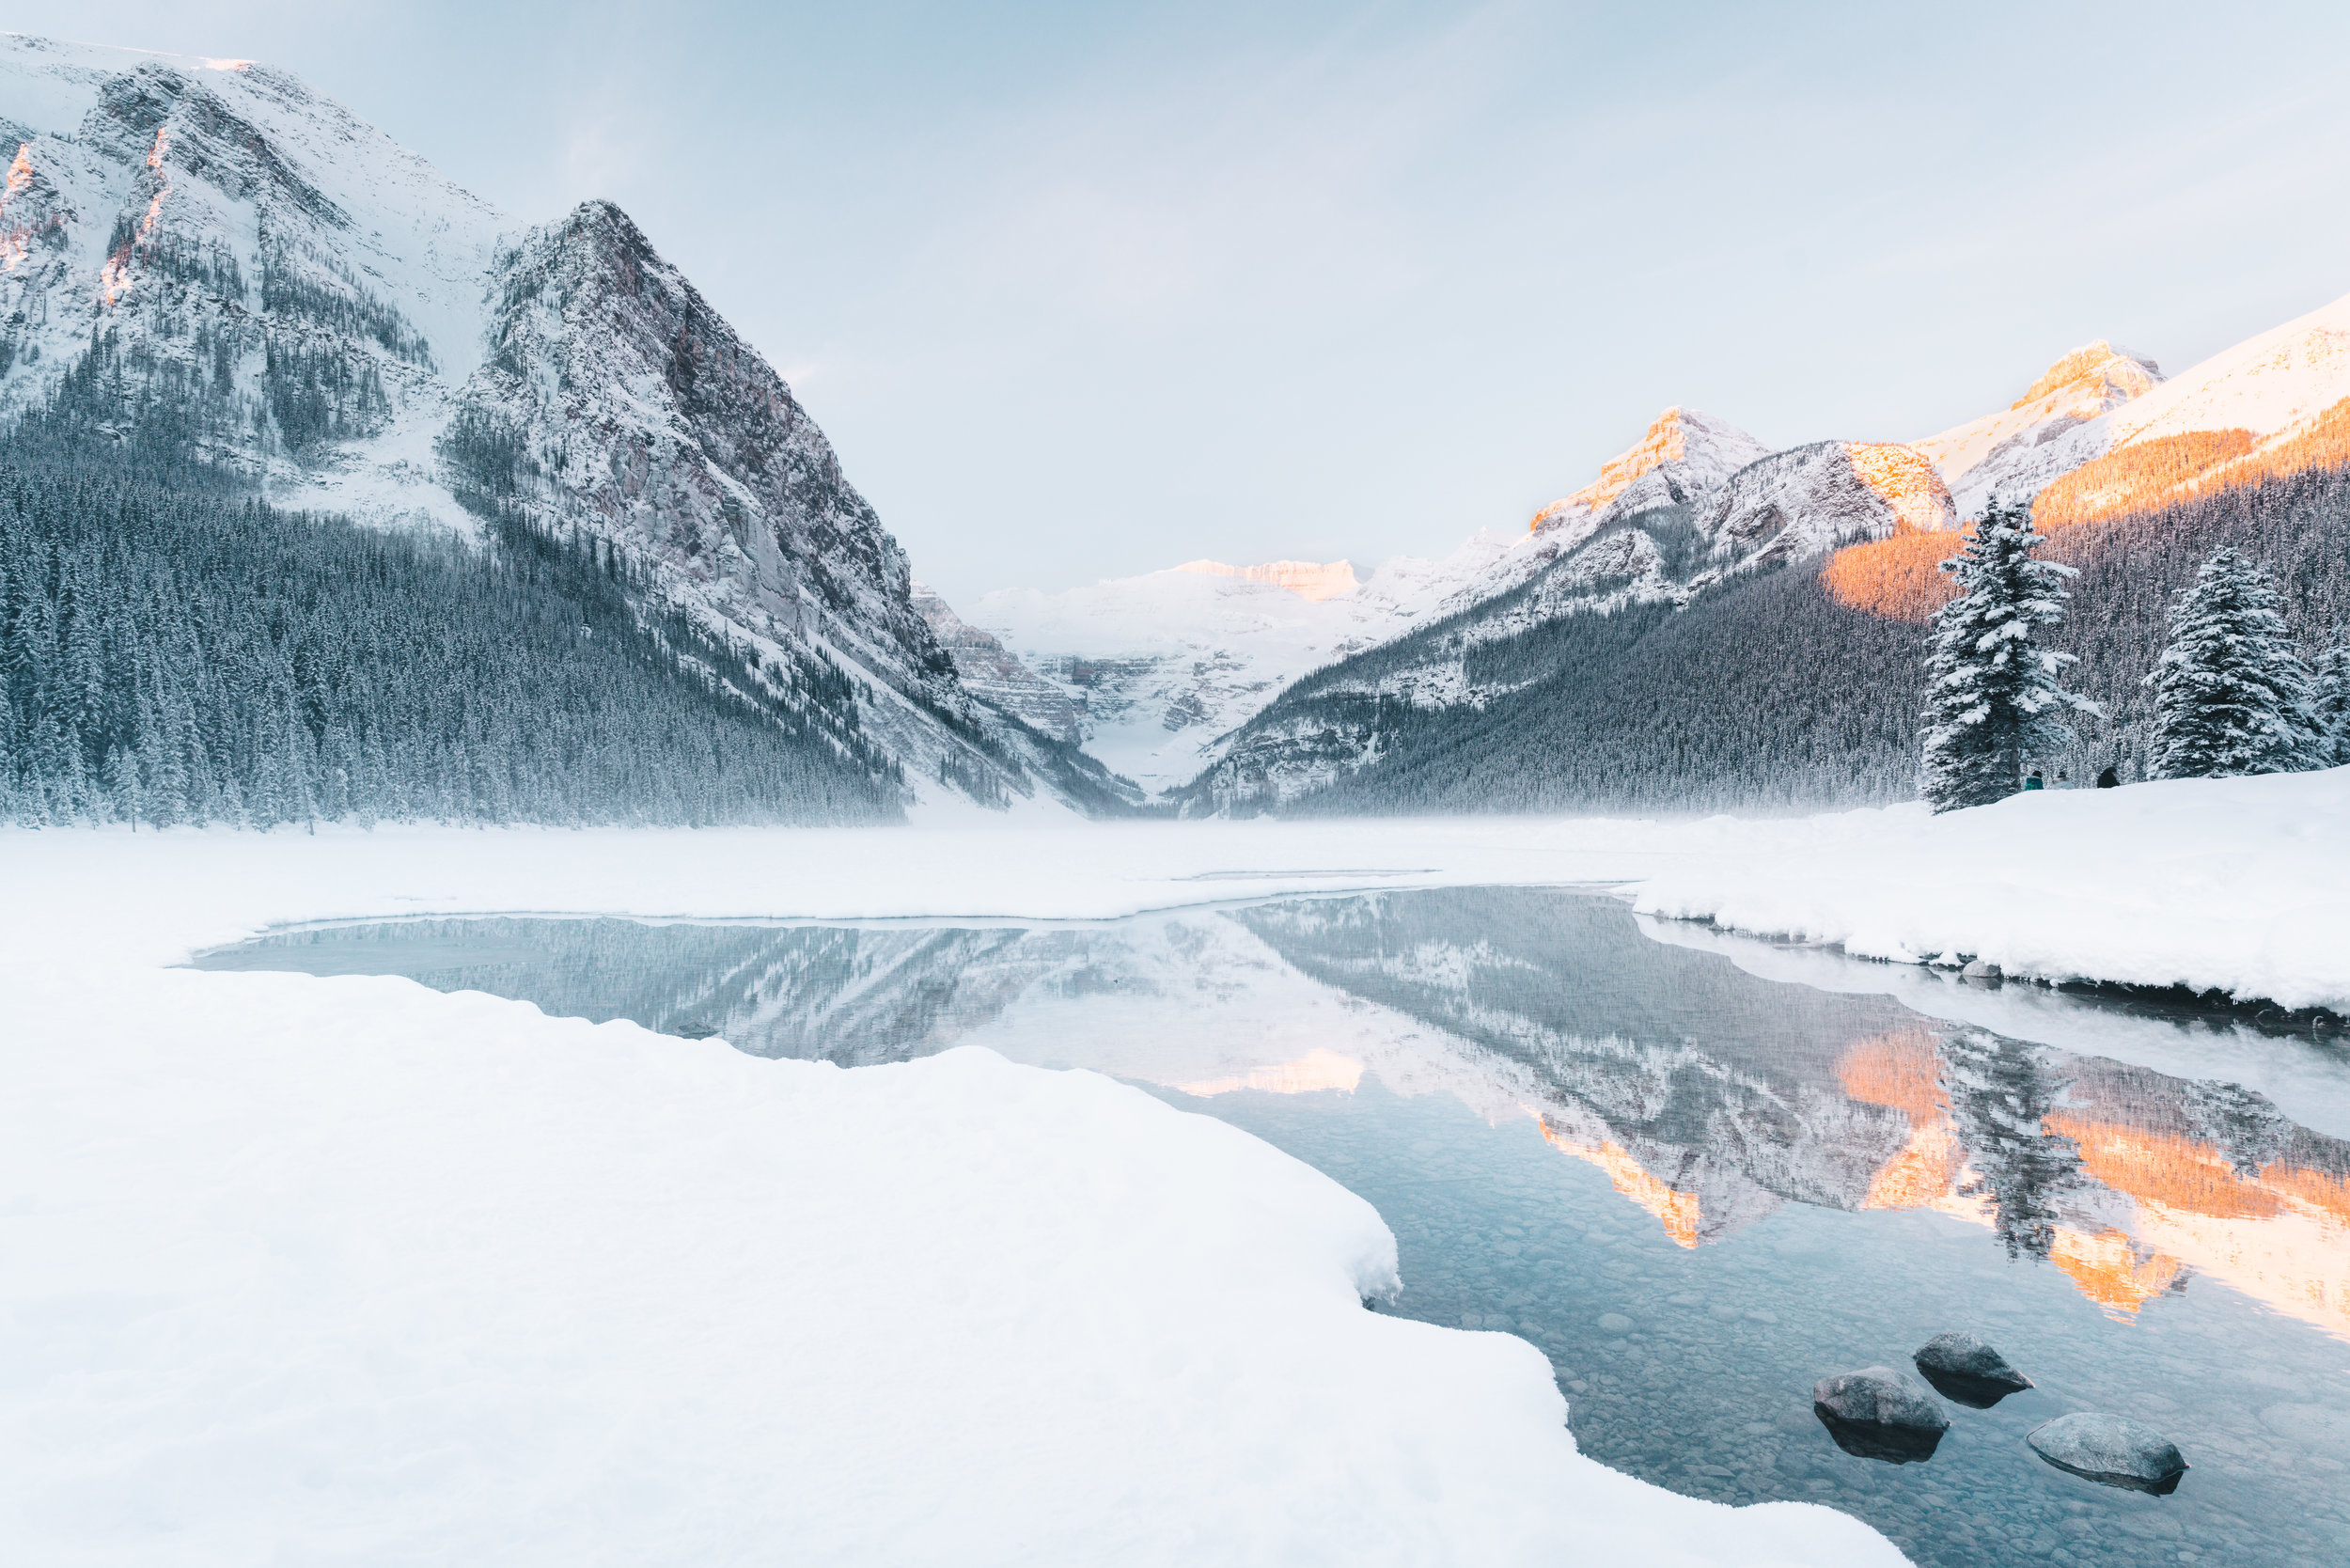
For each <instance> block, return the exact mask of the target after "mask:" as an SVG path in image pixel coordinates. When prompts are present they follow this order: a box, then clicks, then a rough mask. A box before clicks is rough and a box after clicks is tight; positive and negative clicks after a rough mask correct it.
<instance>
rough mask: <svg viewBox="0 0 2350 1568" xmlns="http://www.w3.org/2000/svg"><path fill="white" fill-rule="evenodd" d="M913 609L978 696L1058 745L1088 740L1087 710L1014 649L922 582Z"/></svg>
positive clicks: (916, 591) (915, 588)
mask: <svg viewBox="0 0 2350 1568" xmlns="http://www.w3.org/2000/svg"><path fill="white" fill-rule="evenodd" d="M914 607H915V608H916V609H917V611H919V612H920V613H921V616H922V619H925V620H927V621H929V622H930V626H931V632H932V635H934V636H936V637H937V638H938V645H939V646H940V647H941V648H944V649H945V650H946V651H947V655H948V657H949V658H951V659H953V660H954V662H955V673H956V674H958V675H960V676H961V677H962V678H963V683H964V686H965V687H967V688H969V690H970V691H971V693H972V694H973V695H974V696H976V697H978V698H980V699H981V700H982V701H985V702H988V703H992V704H993V705H994V706H995V707H996V708H999V709H1001V710H1002V711H1003V712H1005V713H1013V714H1016V715H1018V716H1019V717H1021V718H1023V719H1026V721H1027V722H1028V723H1029V724H1031V725H1034V726H1035V727H1036V728H1037V729H1040V730H1042V732H1043V733H1045V734H1047V735H1050V736H1052V737H1053V738H1054V739H1056V740H1061V741H1081V740H1083V739H1084V738H1085V714H1084V711H1083V710H1082V709H1080V708H1079V707H1078V706H1077V704H1076V703H1074V702H1073V701H1071V700H1070V698H1069V694H1068V693H1067V692H1066V691H1064V690H1063V689H1062V688H1061V687H1059V686H1058V685H1057V684H1055V683H1054V682H1050V681H1047V680H1045V679H1044V678H1043V677H1042V676H1041V675H1039V674H1037V672H1036V671H1034V670H1032V669H1030V668H1029V667H1028V666H1026V665H1024V664H1022V663H1021V662H1020V660H1019V659H1018V658H1016V657H1014V656H1013V654H1012V652H1011V650H1010V649H1008V648H1006V647H1005V646H1004V645H1003V644H1002V643H1000V642H998V641H996V640H995V638H994V637H992V636H990V635H988V634H986V633H985V632H982V631H980V630H979V628H978V627H977V626H974V625H972V624H971V623H970V622H969V621H967V620H965V619H963V617H961V616H959V615H957V614H956V613H955V611H954V606H953V605H951V604H948V603H947V601H946V600H944V599H942V598H940V597H939V596H938V595H937V594H936V593H934V592H932V590H931V589H930V588H925V587H924V586H923V585H922V584H920V583H917V584H915V585H914Z"/></svg>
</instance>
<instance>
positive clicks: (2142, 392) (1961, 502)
mask: <svg viewBox="0 0 2350 1568" xmlns="http://www.w3.org/2000/svg"><path fill="white" fill-rule="evenodd" d="M2162 384H2163V375H2162V368H2161V367H2159V366H2158V365H2156V364H2155V363H2154V361H2153V360H2152V359H2150V358H2148V357H2146V356H2145V355H2144V354H2140V353H2133V352H2131V351H2130V350H2128V349H2123V348H2116V347H2115V346H2114V345H2113V344H2111V343H2109V342H2107V341H2106V339H2104V338H2102V337H2100V338H2098V339H2096V340H2095V341H2093V342H2090V343H2085V344H2083V345H2081V347H2079V348H2077V349H2075V350H2073V351H2071V352H2070V353H2066V354H2064V355H2062V356H2061V357H2060V358H2059V359H2058V360H2057V362H2056V363H2055V364H2053V365H2051V366H2049V367H2048V368H2047V369H2046V370H2045V371H2044V372H2043V373H2042V374H2041V376H2040V378H2039V379H2038V380H2037V381H2035V382H2033V383H2032V384H2031V385H2030V386H2029V388H2027V389H2026V391H2025V393H2024V395H2023V396H2022V397H2020V398H2018V399H2016V400H2015V401H2014V402H2013V403H2011V404H2009V405H2008V406H2007V407H2006V408H2005V409H2002V410H2001V411H1999V412H1998V413H1997V414H1986V415H1984V416H1982V417H1981V418H1979V419H1970V420H1968V421H1967V422H1966V423H1965V424H1963V425H1957V426H1953V427H1952V428H1951V429H1950V430H1947V431H1942V432H1941V433H1940V434H1938V435H1931V436H1928V437H1926V438H1925V439H1924V440H1922V441H1917V442H1912V443H1911V444H1910V445H1911V446H1913V447H1916V448H1917V449H1918V450H1919V452H1922V453H1924V454H1925V457H1926V459H1927V461H1928V462H1930V463H1933V464H1934V466H1935V471H1936V472H1938V473H1939V474H1940V475H1941V477H1942V480H1943V482H1944V483H1945V484H1947V485H1948V486H1949V487H1950V490H1951V499H1952V501H1953V502H1954V503H1955V505H1956V506H1957V508H1958V510H1959V514H1960V515H1961V516H1965V517H1972V516H1975V515H1978V514H1979V513H1980V512H1981V511H1982V508H1983V506H1984V505H1985V504H1986V503H1987V502H1988V501H1989V500H1990V499H1991V497H1992V496H1994V495H1998V496H2000V497H2002V498H2003V499H2006V500H2010V501H2029V500H2030V499H2031V498H2032V496H2034V495H2036V494H2039V492H2040V491H2041V489H2042V487H2044V486H2045V485H2046V484H2048V483H2049V482H2050V481H2051V480H2054V479H2056V478H2060V477H2061V476H2062V475H2064V474H2067V473H2069V472H2071V471H2072V470H2073V469H2075V468H2076V467H2078V466H2080V464H2082V463H2087V462H2089V461H2090V460H2091V459H2092V458H2095V457H2097V456H2099V455H2100V454H2102V453H2103V452H2104V451H2105V449H2106V447H2107V445H2108V444H2109V443H2110V441H2111V433H2110V428H2109V427H2110V421H2109V419H2108V418H2107V416H2110V415H2111V414H2113V413H2114V411H2115V410H2117V409H2120V408H2122V407H2123V406H2124V405H2125V404H2128V403H2131V402H2134V401H2136V400H2139V399H2141V398H2143V397H2145V396H2146V395H2147V394H2148V393H2150V392H2153V391H2154V389H2155V388H2157V387H2159V386H2160V385H2162Z"/></svg>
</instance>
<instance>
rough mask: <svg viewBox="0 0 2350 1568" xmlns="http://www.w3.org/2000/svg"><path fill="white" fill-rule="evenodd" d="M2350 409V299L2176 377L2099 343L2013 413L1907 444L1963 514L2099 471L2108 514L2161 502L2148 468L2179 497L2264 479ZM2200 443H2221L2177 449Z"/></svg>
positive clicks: (2064, 509) (2067, 513)
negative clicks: (2280, 458) (2280, 457)
mask: <svg viewBox="0 0 2350 1568" xmlns="http://www.w3.org/2000/svg"><path fill="white" fill-rule="evenodd" d="M2345 398H2350V296H2345V297H2344V298H2342V299H2339V300H2336V301H2334V302H2333V303H2332V304H2330V305H2327V306H2323V307H2321V308H2319V309H2317V310H2313V311H2311V313H2310V314H2308V315H2306V316H2302V317H2299V318H2298V319H2296V320H2294V321H2287V322H2285V323H2284V324H2283V325H2282V326H2279V327H2275V328H2272V329H2271V330H2269V331H2267V332H2264V333H2261V334H2258V335H2257V336H2255V337H2248V338H2246V339H2245V340H2244V341H2243V342H2241V343H2238V344H2236V345H2234V346H2233V347H2232V348H2228V349H2223V350H2221V351H2220V352H2219V353H2216V354H2214V355H2212V356H2211V357H2210V358H2209V359H2206V360H2204V361H2202V362H2201V364H2198V365H2195V366H2193V367H2192V368H2188V369H2186V370H2185V371H2182V372H2180V373H2179V374H2178V375H2175V376H2171V377H2170V378H2168V379H2167V380H2166V379H2165V378H2164V376H2163V374H2162V372H2161V370H2160V369H2159V368H2157V367H2156V366H2155V364H2154V361H2153V360H2152V359H2149V358H2147V357H2145V356H2144V355H2142V354H2137V353H2131V352H2130V351H2128V350H2126V349H2117V348H2115V347H2113V346H2112V345H2111V344H2108V343H2107V342H2105V341H2103V340H2102V339H2100V340H2099V341H2097V342H2093V343H2091V344H2088V345H2087V346H2086V347H2083V348H2079V349H2076V350H2075V351H2073V352H2072V353H2069V354H2066V355H2065V356H2064V357H2063V358H2061V359H2060V360H2058V361H2057V362H2056V364H2054V365H2052V366H2050V367H2049V368H2048V370H2047V372H2046V373H2045V374H2044V375H2043V376H2042V377H2041V378H2040V379H2039V380H2038V381H2037V382H2035V383H2033V384H2032V385H2031V387H2030V388H2029V390H2028V391H2026V392H2025V394H2024V396H2023V397H2022V398H2020V399H2018V400H2016V402H2015V403H2014V405H2013V407H2011V408H2008V409H2006V410H2003V411H2001V412H2000V413H1998V414H1991V415H1985V416H1983V417H1982V418H1980V419H1974V420H1969V421H1968V422H1967V423H1966V424H1964V425H1960V426H1957V427H1955V428H1954V429H1951V430H1948V431H1943V432H1942V433H1941V434H1939V435H1935V436H1929V437H1927V438H1926V439H1925V440H1922V441H1919V442H1914V443H1912V445H1914V446H1915V447H1917V448H1918V449H1919V451H1921V452H1923V453H1925V454H1926V456H1927V457H1928V458H1929V459H1931V460H1932V461H1933V463H1934V464H1935V468H1936V469H1937V470H1939V471H1940V473H1941V475H1942V478H1944V480H1945V481H1946V482H1948V484H1949V485H1950V487H1951V494H1952V496H1953V497H1954V499H1955V500H1956V502H1957V505H1958V510H1959V515H1961V516H1962V517H1969V516H1973V515H1975V514H1976V513H1977V512H1979V511H1981V510H1982V503H1983V502H1984V501H1985V500H1987V499H1988V498H1989V497H1990V496H1991V495H1992V494H1995V493H1996V494H1998V495H2000V496H2001V497H2003V498H2004V499H2007V500H2011V501H2029V500H2031V499H2033V498H2034V497H2035V496H2037V495H2038V494H2040V493H2041V492H2042V491H2043V490H2045V489H2047V488H2048V487H2049V486H2050V485H2052V484H2055V483H2057V482H2058V481H2059V480H2061V479H2064V478H2067V477H2068V476H2071V475H2073V474H2075V473H2076V471H2078V470H2082V469H2084V468H2087V467H2088V466H2089V465H2090V464H2092V463H2103V470H2102V473H2101V474H2098V475H2092V476H2091V477H2090V478H2088V479H2085V480H2084V481H2082V482H2083V483H2084V484H2086V485H2088V486H2090V487H2091V488H2092V489H2096V490H2097V491H2098V492H2099V493H2100V494H2101V495H2102V496H2103V498H2104V499H2103V502H2102V505H2103V507H2105V508H2106V509H2108V510H2109V509H2110V508H2111V507H2114V506H2121V505H2130V506H2136V505H2145V504H2149V503H2150V502H2152V501H2153V500H2154V499H2155V498H2156V497H2155V495H2154V494H2152V493H2150V492H2149V490H2148V488H2147V486H2146V485H2145V483H2144V482H2142V481H2143V478H2144V476H2143V473H2142V472H2141V470H2143V469H2146V468H2149V467H2158V468H2159V469H2160V470H2161V471H2162V474H2161V477H2162V478H2164V479H2165V480H2166V481H2167V482H2168V485H2169V487H2170V488H2172V489H2177V490H2185V489H2186V488H2190V487H2192V486H2193V485H2195V484H2197V483H2199V482H2205V481H2206V480H2207V479H2208V478H2209V477H2210V476H2212V475H2213V474H2215V473H2216V471H2217V470H2219V469H2220V468H2222V467H2224V466H2229V465H2233V466H2237V467H2241V468H2245V469H2247V470H2257V469H2258V468H2259V467H2260V466H2261V460H2262V456H2263V454H2264V453H2266V452H2270V451H2273V450H2276V449H2279V448H2282V447H2287V446H2288V445H2289V444H2291V443H2293V442H2294V441H2295V440H2296V439H2299V438H2302V437H2305V436H2308V435H2310V434H2311V433H2312V432H2313V431H2316V430H2317V429H2318V428H2319V426H2320V425H2321V423H2322V422H2324V421H2326V419H2327V417H2328V416H2329V415H2330V416H2332V417H2333V418H2334V419H2335V420H2336V421H2340V420H2341V419H2342V417H2343V416H2342V414H2341V413H2340V409H2341V405H2342V401H2343V400H2344V399H2345ZM2196 437H2211V438H2220V439H2211V440H2205V441H2201V442H2199V443H2198V444H2197V445H2196V447H2194V449H2193V450H2191V451H2183V450H2179V449H2177V447H2178V443H2180V442H2182V441H2184V440H2188V439H2191V438H2196ZM2159 442H2170V443H2172V444H2173V446H2172V448H2171V449H2170V450H2169V451H2167V452H2166V453H2165V455H2163V456H2161V457H2158V458H2153V459H2152V461H2151V462H2150V463H2134V462H2133V461H2132V460H2131V459H2130V457H2129V454H2130V453H2132V452H2133V451H2138V452H2149V451H2150V449H2151V448H2154V444H2155V443H2159ZM2101 480H2102V482H2100V481H2101ZM2116 480H2120V481H2121V482H2115V481H2116ZM2076 488H2077V487H2076ZM2089 502H2090V504H2088V505H2087V506H2086V507H2084V506H2083V505H2081V504H2079V501H2078V500H2077V498H2075V497H2072V496H2069V495H2068V496H2067V499H2066V502H2065V503H2064V504H2062V505H2061V506H2060V508H2059V509H2057V511H2058V517H2057V520H2059V521H2070V520H2075V519H2076V517H2078V516H2080V515H2085V514H2088V513H2093V512H2095V511H2097V510H2100V503H2099V501H2098V497H2096V496H2092V497H2090V498H2089Z"/></svg>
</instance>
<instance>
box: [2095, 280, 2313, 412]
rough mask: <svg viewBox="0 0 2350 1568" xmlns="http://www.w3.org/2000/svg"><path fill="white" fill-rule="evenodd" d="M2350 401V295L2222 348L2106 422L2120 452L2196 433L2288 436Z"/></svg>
mask: <svg viewBox="0 0 2350 1568" xmlns="http://www.w3.org/2000/svg"><path fill="white" fill-rule="evenodd" d="M2344 398H2350V295H2344V296H2343V297H2342V298H2341V299H2338V300H2335V301H2334V302H2333V303H2332V304H2330V305H2326V306H2321V307H2320V308H2318V309H2316V310H2312V311H2311V312H2310V313H2309V314H2308V315H2306V316H2302V317H2299V318H2296V319H2295V320H2294V321H2287V322H2285V324H2284V325H2282V326H2279V327H2273V328H2271V329H2270V330H2268V331H2266V332H2264V333H2261V334H2260V335H2259V336H2257V337H2248V338H2246V339H2245V340H2244V341H2243V342H2241V343H2238V344H2236V345H2235V346H2234V347H2233V348H2229V349H2222V350H2221V351H2220V352H2219V353H2216V354H2214V355H2212V356H2211V357H2210V358H2209V359H2206V360H2204V361H2202V362H2201V364H2199V365H2196V366H2194V367H2192V368H2189V369H2187V370H2185V371H2183V372H2181V373H2180V374H2178V375H2175V376H2173V377H2171V378H2170V380H2169V381H2166V382H2164V383H2163V384H2161V385H2160V386H2158V387H2155V388H2154V389H2153V390H2152V391H2150V392H2148V393H2147V394H2146V395H2145V396H2143V397H2141V398H2138V399H2135V400H2131V401H2130V402H2129V403H2128V404H2127V405H2125V406H2123V407H2122V408H2119V409H2117V410H2116V411H2115V412H2114V413H2113V414H2112V415H2111V416H2108V418H2107V425H2108V426H2109V428H2110V429H2111V431H2112V432H2113V442H2112V445H2113V446H2114V447H2128V446H2136V445H2139V444H2140V443H2144V442H2148V441H2155V440H2159V439H2161V438H2162V437H2164V436H2171V435H2184V434H2187V433H2189V432H2192V431H2217V430H2245V431H2250V432H2251V433H2252V434H2253V436H2254V437H2255V438H2257V439H2259V440H2261V441H2263V442H2265V441H2269V440H2275V439H2278V438H2279V437H2284V436H2288V435H2290V434H2291V433H2292V432H2293V431H2295V430H2297V429H2299V428H2301V427H2304V426H2306V425H2308V424H2310V423H2311V422H2313V421H2314V420H2315V419H2317V418H2318V417H2319V416H2322V415H2324V414H2325V413H2326V411H2327V410H2329V409H2331V408H2332V407H2333V406H2334V405H2335V404H2337V403H2339V402H2341V401H2342V399H2344Z"/></svg>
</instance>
